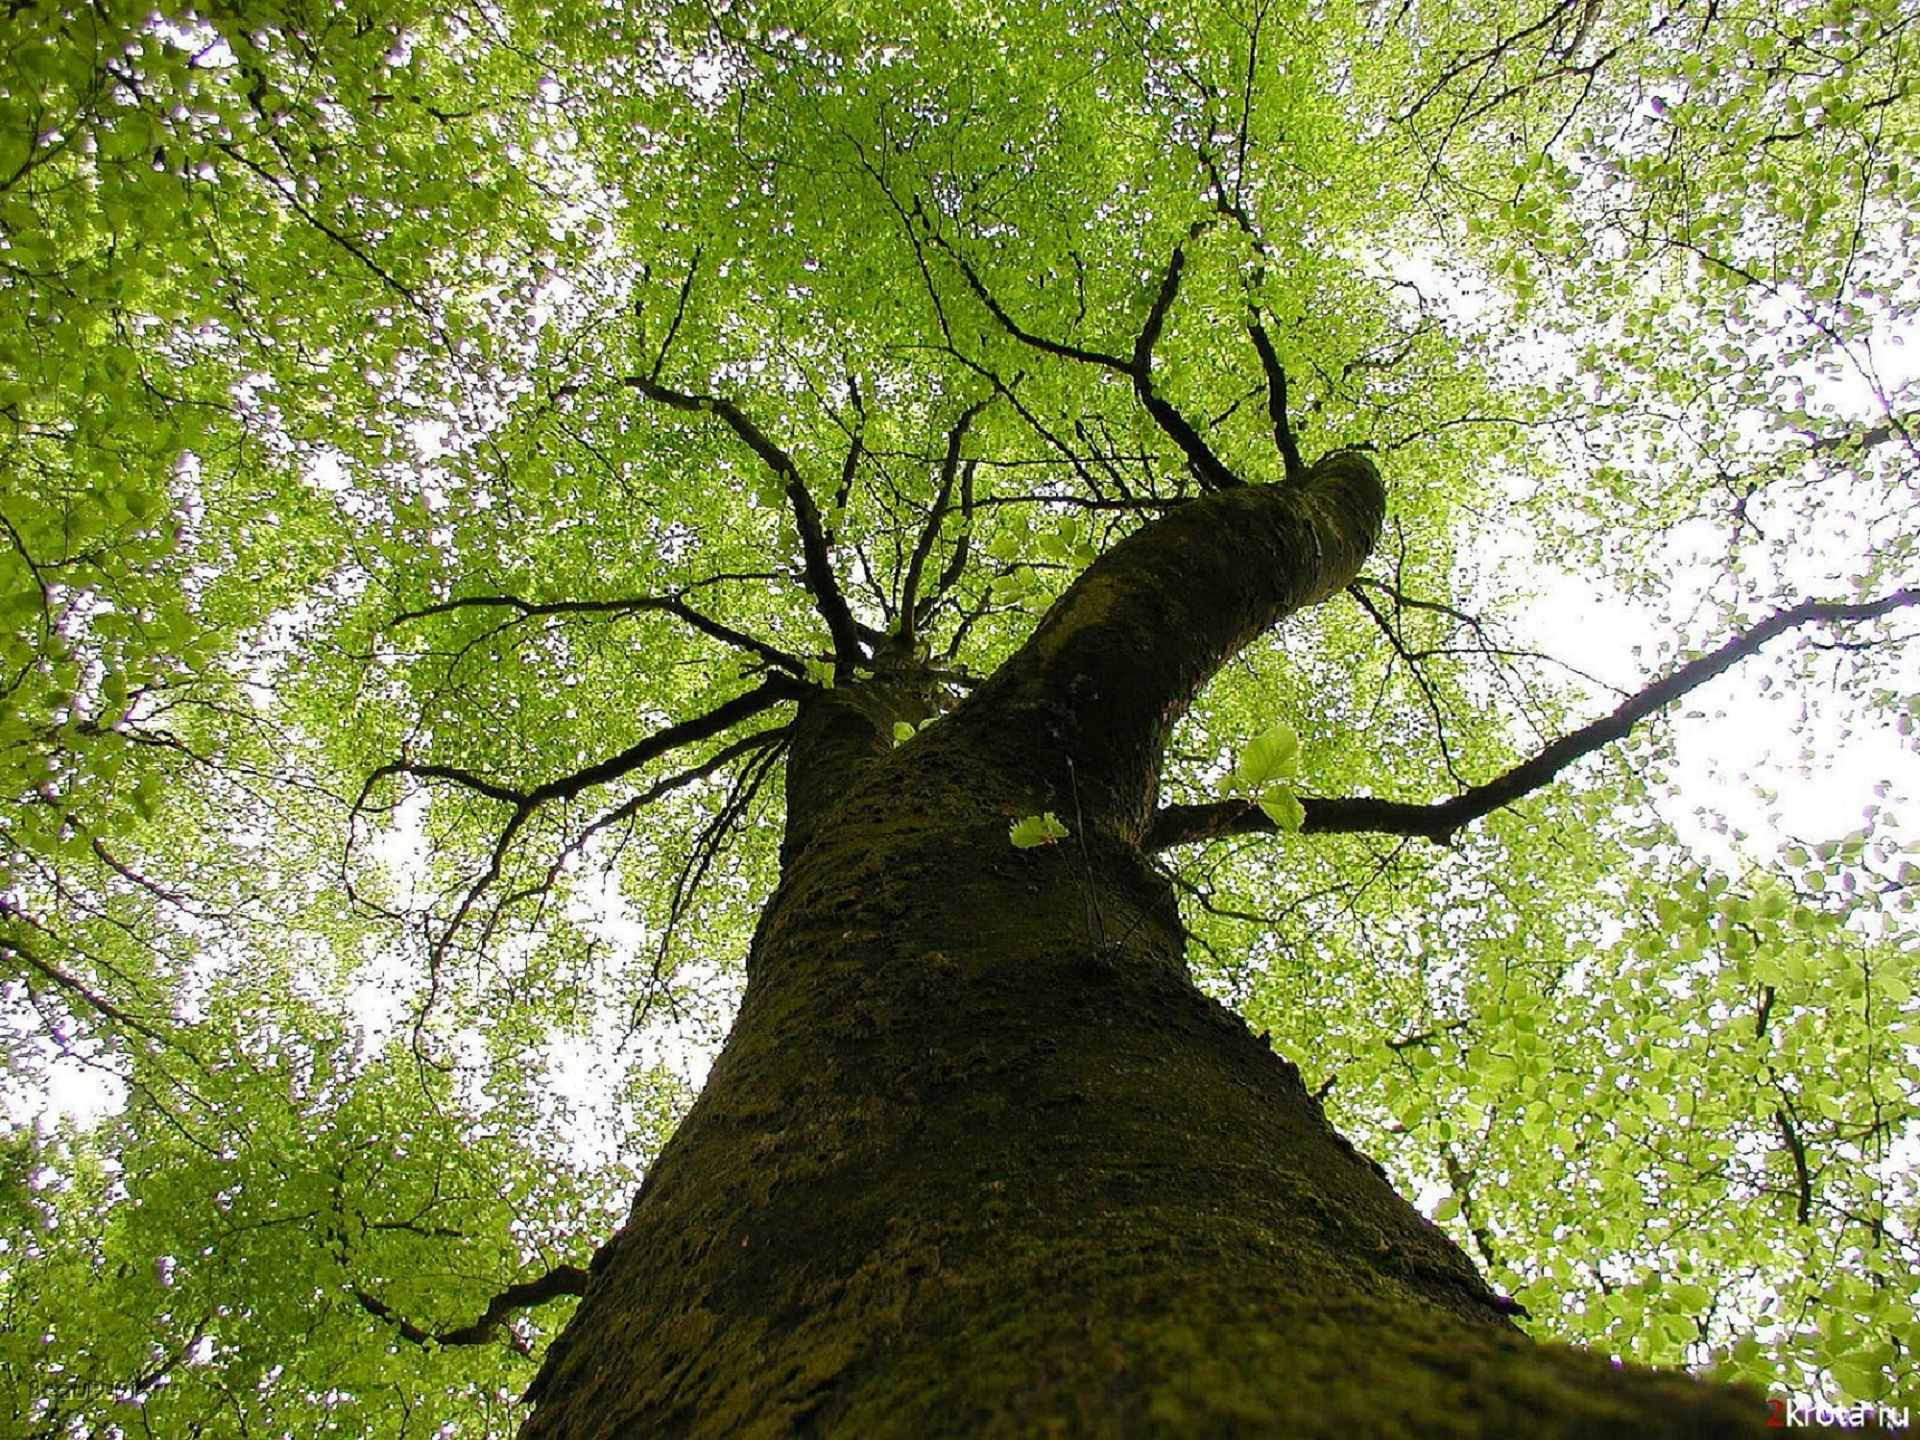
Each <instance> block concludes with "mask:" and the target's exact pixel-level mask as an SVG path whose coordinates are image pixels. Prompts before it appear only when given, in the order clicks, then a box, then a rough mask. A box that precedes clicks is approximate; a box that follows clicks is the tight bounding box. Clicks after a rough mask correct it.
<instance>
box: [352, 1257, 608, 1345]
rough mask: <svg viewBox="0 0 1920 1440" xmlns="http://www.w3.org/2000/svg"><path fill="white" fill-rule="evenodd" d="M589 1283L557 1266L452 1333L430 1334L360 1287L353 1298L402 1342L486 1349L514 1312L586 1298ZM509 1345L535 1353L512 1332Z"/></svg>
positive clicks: (574, 1269)
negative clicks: (579, 1297) (481, 1347)
mask: <svg viewBox="0 0 1920 1440" xmlns="http://www.w3.org/2000/svg"><path fill="white" fill-rule="evenodd" d="M587 1279H588V1272H587V1271H586V1270H584V1269H582V1268H581V1267H580V1266H578V1265H556V1266H555V1267H554V1268H553V1269H551V1270H549V1271H547V1273H546V1274H544V1275H541V1276H539V1277H538V1278H537V1279H533V1280H523V1281H521V1282H520V1283H519V1284H517V1285H509V1286H507V1288H506V1289H504V1290H502V1291H501V1292H500V1293H499V1294H498V1295H495V1296H494V1297H493V1298H492V1299H491V1300H489V1301H487V1304H486V1308H485V1309H484V1310H482V1311H481V1312H480V1318H479V1319H477V1320H475V1321H473V1323H472V1324H469V1325H457V1326H455V1327H454V1328H453V1329H451V1330H428V1329H427V1328H426V1327H424V1326H421V1325H416V1324H414V1322H413V1321H411V1320H408V1319H407V1318H406V1317H404V1316H403V1315H401V1314H400V1313H399V1312H398V1311H396V1310H395V1309H394V1308H393V1307H392V1306H391V1305H389V1304H387V1303H386V1301H384V1300H382V1299H380V1297H379V1296H377V1295H374V1294H372V1293H371V1292H369V1291H367V1290H364V1289H362V1288H361V1287H360V1286H358V1285H356V1286H354V1287H353V1298H354V1300H355V1301H356V1302H358V1304H359V1306H360V1308H361V1309H362V1310H365V1311H366V1312H367V1313H368V1314H369V1315H371V1316H373V1318H374V1319H376V1320H380V1321H384V1322H385V1323H387V1324H389V1325H391V1326H393V1327H394V1328H395V1329H396V1330H398V1331H399V1332H400V1338H401V1339H402V1340H407V1341H410V1342H412V1343H413V1344H415V1345H484V1344H486V1343H487V1342H488V1341H489V1340H491V1339H493V1337H494V1336H495V1334H497V1333H498V1332H499V1329H500V1326H501V1324H502V1323H503V1322H504V1321H505V1320H506V1318H507V1317H508V1316H509V1315H511V1314H513V1313H514V1312H515V1311H517V1310H527V1309H530V1308H532V1307H533V1306H535V1305H545V1304H548V1303H550V1302H551V1301H554V1300H559V1299H563V1298H565V1297H567V1296H578V1295H584V1294H586V1293H587ZM508 1343H509V1344H511V1345H512V1346H513V1348H514V1349H515V1350H517V1351H519V1352H520V1353H521V1354H522V1355H531V1354H532V1353H533V1351H532V1349H531V1348H530V1347H529V1346H528V1345H527V1343H526V1341H524V1340H523V1339H521V1338H520V1337H519V1336H518V1335H515V1334H513V1332H511V1331H509V1332H508Z"/></svg>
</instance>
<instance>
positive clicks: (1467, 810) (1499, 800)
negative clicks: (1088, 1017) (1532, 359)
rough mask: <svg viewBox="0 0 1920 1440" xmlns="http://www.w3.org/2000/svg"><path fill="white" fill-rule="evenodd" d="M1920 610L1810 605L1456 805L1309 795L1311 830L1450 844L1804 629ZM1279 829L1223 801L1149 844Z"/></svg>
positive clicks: (1670, 678) (1168, 819)
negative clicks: (1465, 830)
mask: <svg viewBox="0 0 1920 1440" xmlns="http://www.w3.org/2000/svg"><path fill="white" fill-rule="evenodd" d="M1913 605H1920V590H1912V589H1906V590H1897V591H1895V592H1894V593H1893V594H1891V595H1885V596H1882V597H1880V598H1879V599H1877V600H1865V601H1860V602H1857V603H1847V602H1842V601H1831V600H1804V601H1802V602H1801V603H1800V604H1798V605H1794V606H1791V607H1790V608H1788V609H1785V610H1781V611H1778V612H1776V613H1775V614H1773V615H1771V616H1769V617H1768V618H1767V619H1765V620H1763V621H1761V622H1760V623H1759V624H1758V625H1755V626H1754V627H1753V628H1752V629H1750V630H1747V631H1745V632H1743V633H1741V634H1739V635H1736V636H1735V637H1734V638H1733V639H1731V640H1728V641H1727V642H1726V643H1725V644H1723V645H1721V646H1720V647H1719V648H1718V649H1717V650H1713V651H1710V652H1708V653H1707V654H1705V655H1702V656H1700V657H1699V658H1698V659H1695V660H1690V661H1688V662H1687V663H1686V664H1684V665H1681V666H1679V667H1678V668H1676V669H1674V670H1672V671H1670V672H1669V673H1668V674H1666V675H1664V676H1662V677H1661V678H1660V679H1658V680H1656V681H1654V682H1653V683H1652V684H1650V685H1647V686H1646V687H1644V688H1643V689H1641V690H1639V691H1637V692H1636V693H1635V694H1633V695H1631V696H1629V697H1628V698H1627V699H1626V700H1625V701H1624V702H1622V703H1621V704H1620V705H1619V706H1618V707H1617V708H1616V709H1614V710H1613V711H1611V712H1610V713H1608V714H1606V715H1603V716H1601V717H1600V718H1599V719H1598V720H1594V721H1592V722H1591V723H1589V724H1587V725H1583V726H1581V727H1580V728H1579V729H1578V730H1574V731H1572V732H1570V733H1569V734H1566V735H1563V736H1561V737H1560V738H1559V739H1558V740H1555V741H1553V742H1552V743H1551V744H1549V745H1547V746H1546V747H1544V748H1543V749H1541V750H1540V751H1539V752H1537V753H1536V754H1535V755H1533V756H1532V757H1531V758H1530V759H1527V760H1523V761H1522V762H1521V763H1520V764H1518V765H1515V766H1514V767H1513V768H1512V769H1510V770H1508V771H1506V772H1505V773H1504V774H1502V775H1499V776H1496V777H1495V778H1494V779H1492V780H1489V781H1487V782H1485V783H1484V784H1480V785H1475V786H1471V787H1469V788H1468V789H1466V790H1463V791H1461V792H1460V793H1459V794H1458V795H1455V796H1454V797H1453V798H1452V799H1450V800H1442V801H1439V802H1437V803H1433V804H1425V805H1423V804H1419V803H1416V802H1411V801H1405V800H1382V799H1376V798H1374V797H1372V796H1353V797H1345V798H1319V799H1315V798H1310V797H1306V796H1302V797H1301V803H1302V805H1303V806H1304V807H1305V809H1306V820H1305V822H1304V823H1303V824H1302V825H1301V827H1300V829H1301V831H1302V833H1304V834H1309V835H1316V834H1317V835H1326V834H1356V833H1370V834H1384V835H1407V836H1413V837H1417V838H1422V839H1427V840H1432V841H1433V842H1435V843H1436V844H1446V843H1447V842H1449V841H1450V840H1451V839H1452V838H1453V836H1454V835H1455V834H1456V833H1458V832H1459V831H1460V830H1461V829H1463V828H1464V827H1466V826H1467V825H1470V824H1472V823H1473V822H1474V821H1476V820H1479V819H1481V818H1483V817H1485V816H1487V815H1490V814H1492V813H1493V812H1494V811H1495V810H1500V809H1504V808H1505V807H1506V806H1509V805H1512V804H1515V803H1517V802H1518V801H1520V800H1522V799H1524V798H1526V797H1527V796H1528V795H1531V794H1533V793H1534V792H1535V791H1536V790H1541V789H1544V788H1545V787H1546V786H1547V785H1549V784H1551V783H1552V782H1553V781H1554V780H1555V779H1556V778H1558V776H1559V775H1560V774H1561V772H1562V771H1564V770H1566V769H1567V768H1568V767H1569V766H1571V765H1572V764H1573V763H1574V762H1575V761H1578V760H1581V759H1584V758H1585V757H1586V756H1588V755H1591V754H1593V753H1594V752H1595V751H1596V750H1599V749H1601V748H1603V747H1604V746H1607V745H1610V744H1612V743H1613V742H1614V741H1616V740H1621V739H1624V738H1625V737H1626V736H1627V734H1628V733H1629V732H1631V731H1632V729H1633V727H1634V726H1635V725H1637V724H1639V723H1640V722H1641V721H1642V720H1644V719H1646V718H1647V717H1648V716H1650V715H1653V714H1656V713H1657V712H1659V711H1661V710H1663V709H1665V708H1666V707H1667V706H1669V705H1672V704H1673V703H1675V702H1676V701H1678V700H1679V699H1681V698H1682V697H1683V696H1685V695H1686V694H1688V693H1689V692H1690V691H1692V690H1695V689H1697V688H1699V687H1700V686H1701V685H1704V684H1705V683H1706V682H1707V681H1709V680H1711V679H1713V678H1714V677H1715V676H1717V675H1720V674H1723V673H1724V672H1726V671H1727V670H1730V669H1732V668H1733V667H1734V666H1735V665H1737V664H1738V663H1739V662H1740V661H1742V660H1744V659H1746V658H1747V657H1748V656H1750V655H1752V654H1754V653H1755V652H1756V651H1758V650H1759V649H1761V647H1763V646H1764V645H1766V644H1767V643H1768V642H1769V641H1771V640H1774V639H1777V638H1778V637H1780V636H1781V635H1784V634H1786V633H1787V632H1788V631H1790V630H1795V629H1798V628H1799V627H1800V626H1803V625H1814V624H1827V625H1841V624H1849V623H1855V622H1859V621H1864V620H1875V619H1879V618H1880V617H1882V616H1885V615H1890V614H1892V613H1893V612H1895V611H1897V610H1903V609H1906V608H1908V607H1910V606H1913ZM1278 829H1279V827H1278V826H1277V825H1276V824H1275V823H1274V822H1273V820H1272V819H1271V818H1270V817H1269V816H1268V815H1267V814H1266V812H1265V811H1263V810H1262V809H1261V808H1260V805H1259V803H1258V802H1257V801H1253V800H1246V799H1233V800H1219V801H1214V802H1211V803H1207V804H1200V805H1168V806H1165V807H1163V808H1162V809H1161V810H1160V812H1159V813H1158V814H1157V815H1156V816H1155V817H1154V819H1153V822H1152V824H1151V825H1150V826H1149V827H1148V830H1147V834H1146V836H1145V837H1144V838H1143V839H1142V841H1141V844H1142V847H1143V848H1144V849H1147V850H1149V851H1154V850H1165V849H1168V848H1170V847H1172V846H1175V845H1192V844H1197V843H1199V842H1201V841H1207V840H1219V839H1224V838H1226V837H1227V836H1230V835H1256V834H1274V833H1276V832H1277V831H1278Z"/></svg>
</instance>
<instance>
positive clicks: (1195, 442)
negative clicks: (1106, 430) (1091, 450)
mask: <svg viewBox="0 0 1920 1440" xmlns="http://www.w3.org/2000/svg"><path fill="white" fill-rule="evenodd" d="M913 213H914V216H915V217H916V218H917V219H918V220H919V221H920V225H921V228H922V230H923V231H924V232H925V234H926V236H927V238H928V239H929V240H931V241H932V242H933V243H934V244H935V245H937V246H939V247H940V249H941V250H942V251H943V252H945V254H946V255H947V257H948V258H949V259H950V260H952V261H953V263H954V264H955V265H956V266H958V267H959V270H960V273H961V275H962V276H963V277H964V278H965V279H966V282H967V288H968V289H970V290H972V291H973V293H974V295H975V296H976V297H977V298H978V299H979V301H980V303H981V304H982V305H984V306H986V307H987V313H988V314H990V315H992V316H993V318H994V319H995V320H997V321H999V322H1000V327H1001V328H1002V329H1003V330H1005V331H1006V332H1007V333H1008V334H1009V335H1011V336H1013V338H1014V339H1016V340H1018V341H1019V342H1020V343H1021V344H1023V345H1028V346H1031V347H1032V348H1033V349H1035V350H1038V351H1040V352H1041V353H1043V354H1046V355H1053V356H1057V357H1059V358H1060V359H1063V360H1074V361H1078V362H1079V363H1081V364H1083V365H1095V366H1098V367H1100V368H1101V369H1103V370H1111V371H1113V372H1114V373H1115V374H1117V375H1124V376H1126V377H1127V378H1128V379H1129V380H1131V381H1132V382H1133V391H1134V394H1135V395H1136V396H1137V397H1138V398H1139V400H1140V403H1141V404H1142V405H1143V406H1145V407H1146V410H1147V413H1148V414H1149V415H1150V416H1152V417H1153V422H1154V424H1156V425H1158V426H1159V427H1160V430H1161V432H1162V433H1163V434H1165V435H1166V436H1167V438H1168V439H1170V440H1172V441H1173V443H1174V444H1175V445H1178V446H1179V447H1180V452H1181V453H1182V454H1183V455H1185V456H1186V457H1187V464H1188V465H1189V467H1191V469H1192V470H1193V473H1194V477H1195V478H1196V479H1197V480H1199V482H1200V484H1201V485H1202V486H1203V487H1204V488H1206V489H1209V490H1225V489H1231V488H1232V487H1234V486H1236V485H1241V484H1244V483H1245V482H1244V481H1242V480H1241V479H1240V477H1239V476H1238V475H1236V474H1234V473H1233V471H1232V470H1230V469H1229V468H1228V467H1227V465H1226V463H1225V462H1224V461H1222V460H1221V459H1220V457H1219V456H1218V455H1215V454H1214V453H1213V450H1212V448H1211V447H1210V446H1209V445H1208V444H1207V442H1206V440H1205V439H1204V438H1202V436H1201V434H1200V432H1199V431H1198V430H1197V429H1196V428H1194V425H1193V423H1192V422H1191V421H1190V420H1188V419H1187V417H1186V416H1184V415H1182V414H1181V413H1180V411H1179V409H1178V407H1176V406H1175V405H1174V404H1173V402H1172V401H1170V400H1168V399H1167V398H1166V397H1165V396H1163V395H1161V394H1160V393H1159V392H1158V391H1157V390H1155V389H1154V388H1153V347H1154V345H1155V344H1157V343H1158V341H1159V339H1160V332H1161V330H1162V329H1163V328H1164V327H1165V325H1166V321H1167V315H1168V312H1170V311H1171V310H1172V309H1173V302H1174V301H1175V300H1176V299H1177V298H1179V294H1180V277H1181V274H1182V272H1183V271H1184V270H1185V268H1186V262H1187V256H1186V242H1185V241H1182V242H1181V243H1180V244H1177V245H1175V246H1174V247H1173V255H1172V257H1171V258H1170V259H1169V260H1168V262H1167V268H1166V270H1165V272H1164V273H1163V274H1162V275H1161V277H1160V288H1159V290H1158V291H1157V292H1156V293H1155V295H1154V298H1153V303H1152V304H1151V305H1149V306H1148V308H1147V316H1146V319H1145V321H1143V322H1142V324H1141V326H1140V333H1139V334H1138V335H1137V336H1136V337H1135V338H1134V342H1133V354H1132V356H1131V357H1130V358H1122V357H1121V356H1118V355H1109V354H1107V353H1106V352H1105V351H1103V350H1088V349H1085V348H1083V347H1081V346H1079V345H1067V344H1063V343H1062V342H1060V341H1058V340H1049V339H1047V338H1046V337H1045V336H1044V335H1038V334H1035V333H1034V332H1033V331H1031V330H1028V329H1026V328H1025V327H1024V326H1022V325H1021V324H1020V322H1019V321H1017V320H1015V319H1014V318H1013V316H1012V315H1011V314H1009V313H1008V311H1007V309H1006V307H1004V306H1003V305H1001V303H1000V302H999V301H998V300H997V299H995V298H994V294H993V292H992V291H991V290H989V289H988V288H987V283H986V281H984V280H982V279H981V278H980V272H979V271H977V270H975V269H974V268H973V266H972V265H971V264H970V263H969V262H968V261H967V258H966V257H965V256H964V255H962V254H961V253H960V252H959V251H958V250H957V249H955V248H954V247H953V246H952V245H951V244H949V243H948V242H947V241H946V240H945V239H944V238H942V237H941V235H940V234H939V233H938V232H937V231H935V230H934V228H933V225H932V222H931V221H929V220H928V218H927V214H926V211H925V210H924V209H922V208H921V206H920V203H919V202H918V201H917V200H916V201H915V202H914V207H913ZM1205 228H1206V222H1200V223H1196V224H1195V225H1194V226H1193V227H1192V228H1190V229H1189V230H1188V231H1187V237H1186V238H1187V239H1188V240H1191V239H1194V238H1196V237H1197V236H1199V234H1200V233H1201V232H1202V231H1203V230H1204V229H1205Z"/></svg>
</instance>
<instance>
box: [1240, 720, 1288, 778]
mask: <svg viewBox="0 0 1920 1440" xmlns="http://www.w3.org/2000/svg"><path fill="white" fill-rule="evenodd" d="M1299 766H1300V736H1299V735H1298V734H1297V733H1296V732H1295V731H1294V728H1293V727H1292V726H1291V725H1289V724H1287V723H1286V722H1285V721H1281V722H1280V723H1279V724H1277V725H1274V726H1272V727H1271V728H1269V729H1267V730H1265V731H1263V732H1262V733H1261V734H1259V735H1256V736H1254V738H1253V739H1251V740H1249V741H1248V742H1247V746H1246V748H1245V749H1244V750H1242V751H1241V752H1240V758H1239V760H1238V761H1237V762H1235V764H1234V767H1233V773H1232V775H1231V776H1229V777H1228V779H1229V784H1230V786H1231V788H1232V789H1233V790H1234V791H1236V792H1239V793H1242V794H1246V793H1251V792H1253V791H1257V790H1263V789H1265V788H1266V787H1267V786H1269V785H1271V784H1273V783H1274V782H1275V781H1277V780H1290V779H1292V778H1293V775H1294V772H1295V771H1296V770H1298V769H1299Z"/></svg>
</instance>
